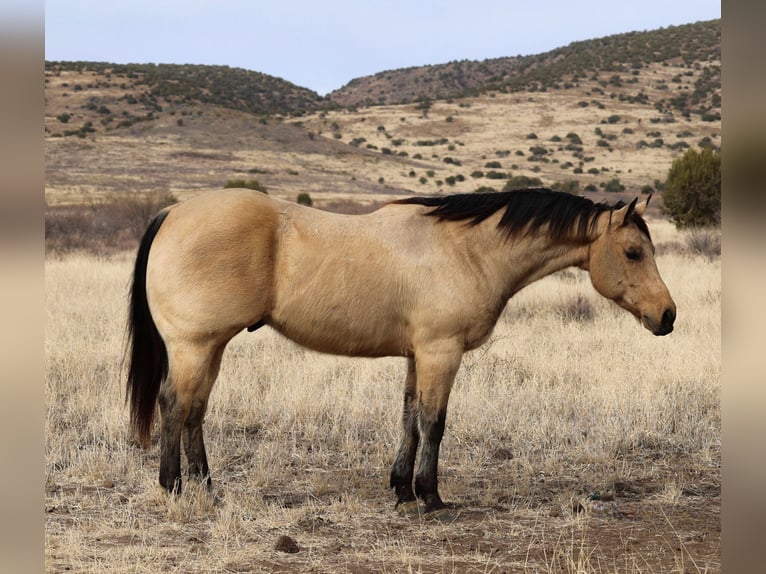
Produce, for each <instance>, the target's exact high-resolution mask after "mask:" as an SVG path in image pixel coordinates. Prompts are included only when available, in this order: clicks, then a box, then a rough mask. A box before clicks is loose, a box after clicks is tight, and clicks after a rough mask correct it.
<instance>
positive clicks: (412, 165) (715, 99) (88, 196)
mask: <svg viewBox="0 0 766 574" xmlns="http://www.w3.org/2000/svg"><path fill="white" fill-rule="evenodd" d="M716 39H717V40H716ZM639 46H643V48H642V49H641V50H639V48H638V47H639ZM641 54H643V56H640V55H641ZM650 54H651V57H650ZM607 56H609V57H608V58H607ZM652 59H653V60H654V61H650V60H652ZM458 66H459V67H461V68H462V69H463V70H465V71H466V73H464V74H463V78H467V77H469V76H470V77H473V75H469V74H467V71H469V70H474V71H475V70H480V69H481V66H484V67H486V68H487V69H488V72H487V73H486V74H485V76H486V77H484V79H482V80H481V81H479V80H478V79H476V81H473V80H472V81H471V82H468V81H464V82H463V83H462V84H461V85H460V88H461V89H462V90H463V91H462V92H460V94H462V95H460V97H458V96H451V97H444V99H436V98H431V96H428V98H426V99H424V98H423V97H421V96H422V94H416V95H415V96H414V97H415V100H418V101H411V102H410V103H399V104H385V105H370V106H366V105H359V104H351V103H349V105H348V106H345V105H343V106H341V100H340V95H341V94H342V93H344V91H345V93H347V94H348V93H350V92H349V86H352V85H353V86H357V87H359V86H361V85H365V82H368V81H370V80H369V79H360V80H356V81H354V82H352V83H350V84H349V86H347V87H346V88H343V89H342V90H339V91H338V92H336V93H334V94H332V95H331V96H330V97H329V98H320V97H319V96H317V95H316V94H315V93H314V92H311V91H310V90H305V89H303V88H299V87H297V86H294V85H293V84H290V83H289V82H286V81H284V80H280V79H277V78H273V77H270V76H266V75H264V74H258V73H256V72H248V71H245V70H238V69H233V68H226V67H220V66H214V67H208V66H169V65H168V66H165V65H157V66H155V65H131V66H118V65H112V64H97V63H82V62H70V63H63V62H47V63H46V72H45V73H46V76H45V98H46V110H45V116H46V117H45V131H46V202H47V204H48V205H49V206H51V207H53V206H56V205H65V204H68V205H72V204H83V203H85V204H88V205H92V204H93V203H94V202H95V203H98V202H100V201H102V200H105V199H110V198H113V196H114V194H124V193H134V192H147V191H162V192H171V193H173V194H174V195H175V196H176V197H178V198H183V197H186V196H187V195H188V194H190V193H199V192H200V191H202V190H204V189H209V188H216V187H222V186H223V185H224V184H225V183H226V182H227V181H228V180H230V179H239V180H242V179H244V180H251V179H252V180H257V181H258V184H259V185H261V186H264V187H265V188H266V189H267V190H268V192H269V193H271V194H274V195H277V196H281V197H285V198H289V199H293V200H294V199H295V198H296V197H297V195H298V194H299V193H309V194H310V195H311V197H312V199H313V200H314V205H316V206H318V207H320V208H326V209H335V210H344V211H358V210H360V209H362V210H364V209H370V208H371V207H372V206H375V205H378V204H380V203H382V202H384V201H386V200H388V199H390V198H392V197H396V196H401V195H405V194H410V195H411V194H430V193H450V192H472V191H475V190H477V189H495V190H499V189H502V188H503V187H505V186H511V187H523V186H525V185H546V186H553V187H558V188H560V189H566V190H569V191H572V192H575V193H588V194H591V196H592V197H593V198H594V199H599V200H600V199H610V200H616V199H626V198H629V197H632V196H635V195H637V194H640V193H647V192H649V191H652V192H654V193H656V194H657V193H661V189H662V183H663V182H664V179H665V176H666V174H667V170H668V168H669V167H670V164H671V162H672V160H673V159H674V158H676V157H678V156H679V155H680V154H682V153H683V152H684V150H685V149H687V148H688V147H705V146H710V147H714V148H718V147H720V145H721V141H720V129H721V120H720V99H721V97H720V74H721V68H720V20H717V21H713V22H703V23H698V24H691V25H688V26H679V27H674V28H667V29H663V30H657V31H654V32H642V33H633V34H622V35H619V36H613V37H609V38H605V39H600V40H592V41H589V42H582V43H577V44H576V45H575V44H572V45H570V46H567V47H565V48H561V49H560V50H554V51H552V52H549V53H546V54H542V55H539V56H533V57H523V58H509V59H502V60H497V61H491V62H485V63H481V64H477V63H470V62H462V63H452V64H446V65H445V67H443V68H441V71H442V72H444V73H442V76H443V78H444V85H446V82H447V79H448V77H451V78H453V80H454V78H455V77H457V75H456V74H452V76H449V74H447V73H446V71H448V70H455V69H457V67H458ZM502 66H506V68H503V69H501V68H502ZM438 69H439V67H437V66H432V67H429V68H428V69H425V68H413V69H408V70H398V71H395V72H390V73H384V74H379V75H376V76H375V77H374V78H377V79H376V80H375V81H376V82H378V84H379V86H378V88H376V89H379V90H380V92H379V93H380V96H376V97H375V98H374V99H375V101H377V102H379V101H386V98H389V97H391V98H393V97H394V96H393V91H392V90H393V89H392V88H391V86H392V85H393V84H392V83H391V79H390V78H389V79H386V78H388V77H389V76H391V77H394V78H409V79H410V80H408V82H409V83H411V84H413V85H415V84H417V82H416V81H415V79H416V78H417V74H422V73H426V72H427V73H428V74H432V75H433V74H435V73H436V71H437V70H438ZM423 70H425V72H423ZM503 70H505V71H503ZM489 72H492V73H491V74H490V73H489ZM471 74H473V72H472V73H471ZM476 74H478V72H476ZM476 77H477V78H478V75H477V76H476ZM451 81H452V80H451ZM434 83H435V82H433V81H432V82H430V84H434ZM420 84H421V85H423V84H428V82H424V81H421V82H420ZM455 85H456V86H457V84H455ZM490 88H492V89H490ZM436 93H437V92H434V95H435V94H436ZM439 93H441V92H439ZM455 93H457V92H455ZM396 97H397V98H400V97H403V96H396ZM381 98H382V100H381ZM405 99H406V98H405ZM653 205H654V209H655V210H656V208H657V206H658V205H659V201H658V199H655V201H654V202H653Z"/></svg>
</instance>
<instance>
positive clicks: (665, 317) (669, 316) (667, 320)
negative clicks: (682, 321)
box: [662, 309, 676, 327]
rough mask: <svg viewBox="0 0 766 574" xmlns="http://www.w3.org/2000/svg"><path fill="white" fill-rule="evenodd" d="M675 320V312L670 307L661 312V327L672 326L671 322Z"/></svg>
mask: <svg viewBox="0 0 766 574" xmlns="http://www.w3.org/2000/svg"><path fill="white" fill-rule="evenodd" d="M675 320H676V313H675V311H673V310H672V309H665V312H664V313H663V314H662V325H663V327H672V326H673V322H674V321H675Z"/></svg>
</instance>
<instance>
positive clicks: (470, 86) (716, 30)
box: [328, 19, 721, 107]
mask: <svg viewBox="0 0 766 574" xmlns="http://www.w3.org/2000/svg"><path fill="white" fill-rule="evenodd" d="M720 58H721V20H720V19H716V20H708V21H704V22H696V23H694V24H685V25H681V26H670V27H667V28H660V29H658V30H653V31H648V32H629V33H625V34H616V35H613V36H607V37H604V38H599V39H595V40H586V41H581V42H573V43H571V44H569V45H568V46H566V47H563V48H557V49H555V50H551V51H549V52H545V53H543V54H538V55H533V56H515V57H508V58H495V59H490V60H484V61H469V60H462V61H455V62H449V63H447V64H438V65H431V66H418V67H411V68H404V69H398V70H389V71H384V72H379V73H377V74H374V75H372V76H365V77H362V78H356V79H354V80H352V81H350V82H349V83H348V84H346V85H345V86H343V87H342V88H340V89H338V90H335V91H333V92H332V93H330V94H329V95H328V97H329V99H330V100H331V101H332V102H334V103H335V104H337V105H340V106H342V107H348V106H362V105H379V104H404V103H412V102H417V101H423V100H437V99H448V98H459V97H465V96H471V95H476V94H479V93H482V92H486V91H490V90H500V91H545V90H548V89H562V88H566V87H568V85H569V86H571V85H575V84H576V83H577V81H578V80H579V79H580V78H585V77H592V76H593V75H594V74H596V75H599V74H610V73H620V72H622V73H625V72H631V71H633V70H640V69H641V68H643V67H644V66H646V65H648V64H652V63H662V62H667V63H671V62H673V63H676V62H685V63H686V64H687V65H689V66H691V65H694V64H695V63H699V62H708V61H714V60H720ZM607 80H608V78H607ZM709 80H710V84H711V86H712V87H717V89H718V90H719V91H720V68H719V70H718V73H717V74H716V75H715V77H712V78H709ZM711 86H707V89H709V88H710V87H711Z"/></svg>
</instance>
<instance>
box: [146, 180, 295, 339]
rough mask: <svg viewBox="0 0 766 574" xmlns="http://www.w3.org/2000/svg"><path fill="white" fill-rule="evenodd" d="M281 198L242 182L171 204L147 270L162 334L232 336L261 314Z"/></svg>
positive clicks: (270, 275)
mask: <svg viewBox="0 0 766 574" xmlns="http://www.w3.org/2000/svg"><path fill="white" fill-rule="evenodd" d="M279 205H280V202H278V201H277V200H274V199H272V198H269V197H268V196H267V195H265V194H263V193H260V192H255V191H251V190H238V189H237V190H220V191H214V192H209V193H205V194H202V195H199V196H197V197H194V198H192V199H189V200H187V201H185V202H183V203H180V204H178V205H176V206H173V208H171V209H170V212H169V213H168V216H167V218H166V219H165V221H164V223H163V225H162V227H161V229H160V230H159V232H158V233H157V236H156V237H155V240H154V243H153V245H152V249H151V251H150V253H149V263H148V269H147V293H148V298H149V303H150V307H151V309H152V314H153V316H154V318H155V321H156V322H157V325H158V327H159V328H160V331H161V332H163V335H166V336H173V334H177V335H178V336H181V337H194V336H200V335H201V334H203V333H209V334H211V335H212V336H217V335H220V334H222V333H225V334H226V335H227V336H229V335H231V334H233V333H236V332H237V331H238V330H241V329H242V328H244V327H246V326H247V325H250V324H253V323H255V322H256V321H258V320H259V319H260V318H261V316H262V315H263V314H264V313H265V312H266V310H267V307H268V301H269V300H270V298H271V290H272V285H273V272H274V250H275V244H276V240H277V237H276V230H277V228H278V226H279V218H280V215H279V209H280V207H279Z"/></svg>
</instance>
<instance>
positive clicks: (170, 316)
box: [126, 189, 676, 513]
mask: <svg viewBox="0 0 766 574" xmlns="http://www.w3.org/2000/svg"><path fill="white" fill-rule="evenodd" d="M647 204H648V199H647V200H646V201H643V202H641V203H638V198H636V199H634V200H633V201H632V202H631V203H629V204H625V203H623V202H617V203H616V204H614V205H607V204H605V203H595V202H593V201H591V200H590V199H588V198H585V197H580V196H576V195H571V194H567V193H563V192H557V191H551V190H548V189H528V190H516V191H507V192H497V193H472V194H457V195H445V196H431V197H409V198H405V199H399V200H395V201H392V202H390V203H387V204H385V205H384V206H382V207H381V208H379V209H377V210H376V211H373V212H372V213H368V214H362V215H343V214H336V213H330V212H325V211H321V210H318V209H315V208H311V207H307V206H303V205H299V204H297V203H291V202H288V201H283V200H280V199H276V198H273V197H270V196H268V195H266V194H264V193H261V192H257V191H251V190H244V189H224V190H218V191H211V192H207V193H204V194H201V195H199V196H196V197H193V198H191V199H188V200H186V201H184V202H182V203H178V204H175V205H173V206H170V207H169V208H166V209H164V210H163V211H161V212H160V213H159V214H158V215H157V216H156V217H155V218H154V219H153V220H152V221H151V223H150V224H149V226H148V228H147V230H146V232H145V234H144V236H143V238H142V240H141V242H140V245H139V248H138V252H137V256H136V260H135V268H134V270H133V276H132V284H131V287H130V301H129V317H128V345H127V349H126V358H127V359H128V361H129V368H128V380H127V401H128V402H129V403H130V417H131V423H132V428H133V430H134V433H135V436H136V437H137V438H138V440H139V441H140V442H141V444H143V445H146V444H147V443H148V440H149V438H150V431H151V428H152V421H153V417H154V413H155V404H157V403H158V404H159V410H160V414H161V424H160V440H161V447H160V450H161V455H160V468H159V482H160V484H161V485H162V486H163V487H164V488H165V489H166V490H167V491H168V492H169V493H171V494H178V493H180V492H181V443H182V442H183V446H184V450H185V453H186V457H187V460H188V475H189V477H190V478H191V477H194V478H196V479H199V480H203V481H206V482H207V486H208V488H210V486H211V477H210V473H209V469H208V461H207V454H206V452H205V445H204V439H203V428H202V427H203V419H204V417H205V411H206V409H207V405H208V397H209V395H210V391H211V389H212V387H213V384H214V383H215V380H216V377H217V375H218V371H219V367H220V365H221V358H222V355H223V352H224V348H225V347H226V344H227V343H228V342H229V340H230V339H231V338H232V337H234V336H235V335H236V334H237V333H239V332H241V331H242V330H244V329H248V330H249V331H254V330H256V329H259V328H261V327H263V326H266V325H268V326H269V327H271V328H272V329H275V330H276V331H278V332H279V333H281V334H282V335H284V336H286V337H287V338H289V339H291V340H293V341H294V342H296V343H298V344H299V345H303V346H305V347H307V348H309V349H313V350H315V351H320V352H323V353H333V354H340V355H349V356H358V357H382V356H402V357H405V358H406V360H407V374H406V378H405V381H404V409H403V413H402V419H401V424H402V438H401V443H400V445H399V447H398V451H397V452H396V455H395V458H394V461H393V464H392V466H391V472H390V487H391V488H392V489H393V490H394V492H395V495H396V499H397V500H396V506H395V508H398V507H400V506H402V507H404V508H406V507H407V506H409V507H410V508H411V507H412V505H415V506H416V507H418V508H421V509H422V512H424V513H430V512H435V511H440V510H442V509H445V508H447V505H446V504H445V502H444V501H443V500H442V498H441V496H440V495H439V490H438V476H437V469H438V459H439V446H440V443H441V440H442V435H443V434H444V427H445V421H446V414H447V402H448V400H449V396H450V391H451V389H452V385H453V382H454V379H455V375H456V373H457V371H458V368H459V366H460V363H461V360H462V356H463V354H464V353H465V352H466V351H470V350H472V349H475V348H477V347H479V346H480V345H481V344H482V343H484V342H485V341H486V340H487V339H488V338H489V336H490V334H491V332H492V330H493V328H494V326H495V324H496V322H497V320H498V318H499V316H500V314H501V313H502V311H503V309H504V308H505V306H506V304H507V302H508V300H509V299H510V298H511V297H512V296H513V295H514V294H515V293H516V292H518V291H519V290H520V289H522V288H524V287H525V286H527V285H529V284H530V283H533V282H534V281H537V280H538V279H541V278H542V277H545V276H547V275H550V274H551V273H554V272H556V271H559V270H561V269H564V268H567V267H572V266H574V267H579V268H581V269H585V270H587V271H588V272H589V274H590V279H591V282H592V284H593V287H594V288H595V290H596V291H597V292H598V293H600V294H601V295H603V296H604V297H606V298H608V299H611V300H612V301H614V302H615V303H616V304H617V305H619V306H620V307H622V308H624V309H625V310H627V311H628V312H630V313H632V314H633V315H634V316H635V317H636V318H637V320H638V322H639V323H640V324H641V325H643V326H644V327H646V328H647V329H648V330H649V331H651V332H652V333H653V334H654V335H658V336H660V335H667V334H668V333H670V332H671V331H672V330H673V324H674V321H675V318H676V305H675V303H674V301H673V299H672V298H671V296H670V293H669V291H668V288H667V287H666V285H665V283H664V282H663V280H662V278H661V277H660V274H659V272H658V270H657V266H656V263H655V258H654V255H655V248H654V245H653V243H652V240H651V236H650V234H649V229H648V227H647V224H646V222H645V220H644V219H643V214H644V212H645V210H646V206H647ZM127 354H129V356H127ZM416 460H418V461H419V462H418V466H417V471H416V470H415V462H416ZM413 478H414V483H413Z"/></svg>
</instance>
